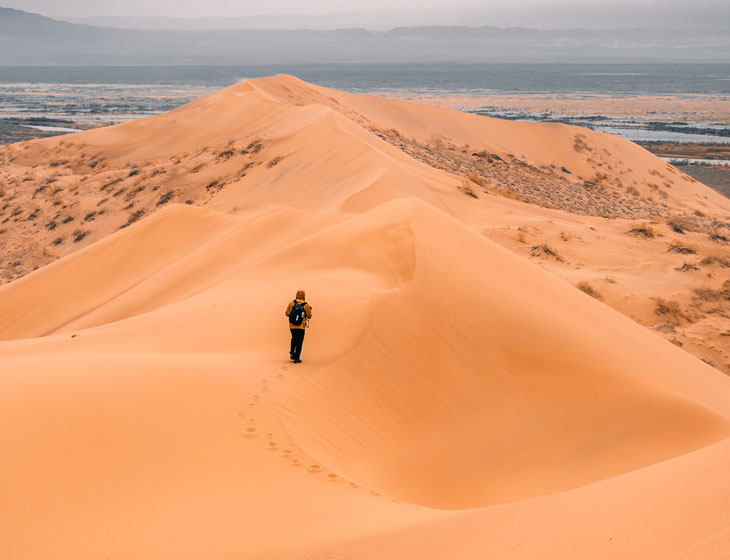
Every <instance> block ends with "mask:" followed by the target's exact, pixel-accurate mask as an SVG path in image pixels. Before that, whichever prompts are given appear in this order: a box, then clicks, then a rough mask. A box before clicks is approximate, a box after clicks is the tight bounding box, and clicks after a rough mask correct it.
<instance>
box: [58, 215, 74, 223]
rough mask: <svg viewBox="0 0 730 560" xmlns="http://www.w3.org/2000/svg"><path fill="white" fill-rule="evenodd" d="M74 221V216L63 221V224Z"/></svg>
mask: <svg viewBox="0 0 730 560" xmlns="http://www.w3.org/2000/svg"><path fill="white" fill-rule="evenodd" d="M73 221H74V218H73V216H66V217H65V218H64V219H63V220H61V223H62V224H69V223H71V222H73Z"/></svg>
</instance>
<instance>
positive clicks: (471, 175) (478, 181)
mask: <svg viewBox="0 0 730 560" xmlns="http://www.w3.org/2000/svg"><path fill="white" fill-rule="evenodd" d="M466 178H467V179H469V180H470V181H471V182H472V183H476V184H477V185H479V186H480V187H482V188H484V187H486V186H487V182H486V181H485V180H484V179H482V176H481V175H479V173H476V172H473V171H472V172H471V173H469V175H467V177H466Z"/></svg>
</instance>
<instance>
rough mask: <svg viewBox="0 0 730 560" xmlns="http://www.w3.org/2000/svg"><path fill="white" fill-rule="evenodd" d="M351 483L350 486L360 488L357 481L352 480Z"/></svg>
mask: <svg viewBox="0 0 730 560" xmlns="http://www.w3.org/2000/svg"><path fill="white" fill-rule="evenodd" d="M349 484H350V488H360V485H359V484H357V483H356V482H350V483H349Z"/></svg>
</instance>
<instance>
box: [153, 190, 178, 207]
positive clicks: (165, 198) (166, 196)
mask: <svg viewBox="0 0 730 560" xmlns="http://www.w3.org/2000/svg"><path fill="white" fill-rule="evenodd" d="M174 195H175V191H167V192H166V193H165V194H163V195H162V196H161V197H160V200H158V201H157V206H162V205H163V204H167V203H168V202H170V200H172V197H173V196H174Z"/></svg>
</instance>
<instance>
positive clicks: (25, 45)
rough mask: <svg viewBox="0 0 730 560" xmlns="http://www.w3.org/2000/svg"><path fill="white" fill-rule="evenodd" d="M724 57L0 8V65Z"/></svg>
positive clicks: (657, 48) (711, 50)
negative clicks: (122, 22)
mask: <svg viewBox="0 0 730 560" xmlns="http://www.w3.org/2000/svg"><path fill="white" fill-rule="evenodd" d="M594 61H595V62H632V61H635V62H730V31H729V30H728V29H726V28H720V29H718V28H715V29H687V30H684V31H678V30H676V29H664V28H651V29H610V30H586V29H559V30H541V29H530V28H519V27H511V28H500V27H465V26H427V27H396V28H394V29H392V30H390V31H369V30H366V29H362V28H348V29H335V30H314V29H298V30H296V29H271V30H267V29H225V30H224V29H216V30H186V29H166V30H152V29H125V28H118V27H101V26H96V25H88V24H79V23H68V22H63V21H58V20H54V19H51V18H48V17H44V16H41V15H38V14H31V13H28V12H23V11H20V10H13V9H9V8H0V65H4V66H42V65H43V66H57V65H58V66H66V65H163V64H164V65H186V64H205V65H209V64H283V63H288V64H291V63H386V62H401V63H402V62H413V63H417V62H594Z"/></svg>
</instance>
